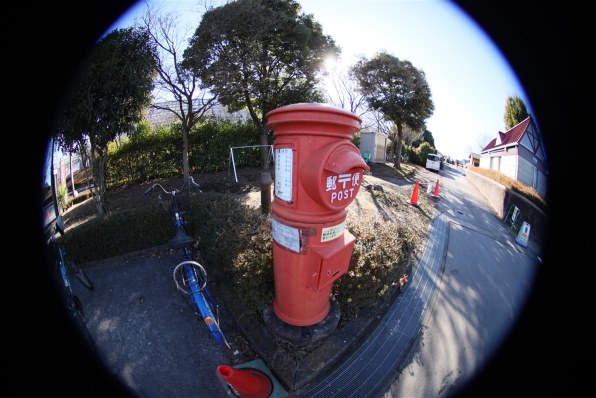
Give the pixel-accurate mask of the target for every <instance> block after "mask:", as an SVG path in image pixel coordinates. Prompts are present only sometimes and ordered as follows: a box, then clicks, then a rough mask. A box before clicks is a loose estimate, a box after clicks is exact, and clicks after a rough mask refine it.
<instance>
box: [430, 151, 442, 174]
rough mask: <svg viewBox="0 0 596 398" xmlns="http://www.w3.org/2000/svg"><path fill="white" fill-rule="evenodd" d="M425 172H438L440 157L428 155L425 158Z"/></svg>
mask: <svg viewBox="0 0 596 398" xmlns="http://www.w3.org/2000/svg"><path fill="white" fill-rule="evenodd" d="M426 168H427V170H435V171H436V172H439V170H440V169H441V156H440V155H439V154H438V153H429V154H428V156H427V157H426Z"/></svg>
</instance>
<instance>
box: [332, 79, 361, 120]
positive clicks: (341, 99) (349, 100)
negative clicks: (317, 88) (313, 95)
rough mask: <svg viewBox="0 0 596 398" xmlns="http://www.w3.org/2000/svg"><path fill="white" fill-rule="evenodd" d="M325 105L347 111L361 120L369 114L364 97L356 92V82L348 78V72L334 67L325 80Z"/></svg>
mask: <svg viewBox="0 0 596 398" xmlns="http://www.w3.org/2000/svg"><path fill="white" fill-rule="evenodd" d="M326 81H327V95H326V97H327V103H329V104H331V105H333V106H335V107H338V108H341V109H345V110H348V111H350V112H352V113H353V114H355V115H356V116H358V117H359V118H361V119H362V118H363V116H364V115H365V114H366V113H368V112H370V111H369V109H368V106H367V104H366V101H365V100H364V97H363V96H362V95H360V93H358V91H357V85H356V82H355V81H354V80H353V79H351V78H350V76H349V73H348V71H346V70H343V69H340V68H339V67H334V68H333V69H332V70H331V71H329V74H328V76H327V78H326Z"/></svg>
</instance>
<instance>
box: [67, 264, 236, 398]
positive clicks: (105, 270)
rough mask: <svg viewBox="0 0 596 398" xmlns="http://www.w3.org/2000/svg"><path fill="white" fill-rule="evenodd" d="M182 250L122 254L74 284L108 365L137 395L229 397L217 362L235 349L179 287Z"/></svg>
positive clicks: (228, 359) (157, 397) (228, 360)
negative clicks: (213, 334)
mask: <svg viewBox="0 0 596 398" xmlns="http://www.w3.org/2000/svg"><path fill="white" fill-rule="evenodd" d="M179 258H180V257H179V256H178V255H176V254H167V255H165V256H160V257H153V256H147V257H136V258H134V260H127V258H126V257H122V258H121V259H110V261H106V262H104V263H99V264H95V265H93V266H91V267H90V268H88V272H87V273H88V275H89V277H90V278H91V279H92V280H93V282H94V283H95V289H94V291H92V292H90V291H87V290H86V289H84V288H83V287H82V286H79V285H76V286H75V288H76V292H77V294H78V295H79V297H80V298H81V301H82V302H83V304H84V308H85V319H86V321H87V326H88V329H89V330H90V331H91V334H92V336H93V337H94V339H95V342H96V346H97V352H98V354H99V356H100V358H102V360H103V362H104V363H105V365H107V367H108V368H109V369H110V371H111V372H112V373H113V374H114V375H116V377H117V378H118V379H119V380H120V381H121V382H122V383H123V384H124V385H126V386H128V387H129V388H130V389H131V390H132V391H133V392H134V393H135V394H136V395H137V396H139V397H144V398H170V397H180V398H195V397H196V398H199V397H213V398H217V397H222V398H223V397H227V396H228V395H227V393H226V392H225V390H224V389H223V388H222V385H221V384H220V382H219V380H218V379H217V377H216V374H215V370H216V367H217V365H219V364H231V363H232V361H233V359H234V355H233V353H232V351H230V350H229V349H227V348H226V347H222V346H220V345H218V344H216V343H215V342H214V341H213V340H212V339H211V338H210V336H209V334H208V331H207V328H206V327H205V326H204V325H203V323H202V322H200V321H198V320H197V318H196V317H195V315H194V312H193V311H192V309H191V307H190V306H189V304H188V303H187V301H186V300H185V299H184V298H183V296H182V295H181V294H180V293H179V292H178V290H176V287H175V284H174V281H173V279H172V276H171V267H172V266H175V265H176V264H177V262H178V261H179ZM233 332H234V331H230V333H231V334H232V333H233ZM228 337H231V335H230V336H228Z"/></svg>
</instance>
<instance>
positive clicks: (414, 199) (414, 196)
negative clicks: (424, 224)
mask: <svg viewBox="0 0 596 398" xmlns="http://www.w3.org/2000/svg"><path fill="white" fill-rule="evenodd" d="M419 189H420V183H419V182H418V180H416V185H414V190H413V191H412V197H411V198H410V204H411V205H412V206H418V190H419Z"/></svg>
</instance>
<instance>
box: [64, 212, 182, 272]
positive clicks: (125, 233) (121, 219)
mask: <svg viewBox="0 0 596 398" xmlns="http://www.w3.org/2000/svg"><path fill="white" fill-rule="evenodd" d="M173 236H174V226H173V223H172V221H171V219H170V216H168V215H167V214H166V212H165V211H164V209H163V208H162V207H161V206H159V205H150V206H144V207H139V208H135V209H130V210H122V211H119V212H113V213H110V214H108V215H107V216H105V217H104V218H94V219H92V220H89V221H87V222H86V223H84V224H81V225H78V226H74V227H73V228H71V229H70V230H69V231H68V233H67V234H65V235H64V236H62V237H60V240H61V241H62V243H63V244H64V246H65V248H66V250H67V251H68V252H69V253H70V254H71V255H72V257H73V259H75V261H77V262H79V263H85V262H88V261H96V260H102V259H105V258H109V257H113V256H119V255H122V254H126V253H130V252H133V251H136V250H142V249H147V248H150V247H155V246H159V245H163V244H165V243H167V242H168V240H170V239H171V238H172V237H173Z"/></svg>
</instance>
